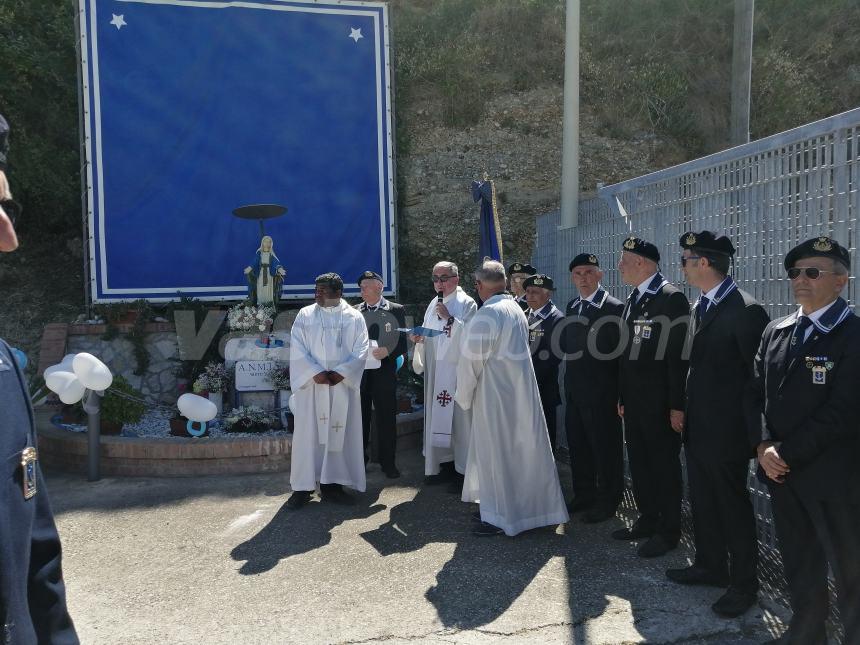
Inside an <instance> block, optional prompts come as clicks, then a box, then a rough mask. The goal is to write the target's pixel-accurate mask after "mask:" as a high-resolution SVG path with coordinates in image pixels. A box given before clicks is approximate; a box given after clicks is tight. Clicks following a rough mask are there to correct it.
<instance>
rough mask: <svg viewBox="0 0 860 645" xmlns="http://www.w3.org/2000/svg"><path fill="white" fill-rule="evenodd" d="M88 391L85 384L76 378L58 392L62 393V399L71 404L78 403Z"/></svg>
mask: <svg viewBox="0 0 860 645" xmlns="http://www.w3.org/2000/svg"><path fill="white" fill-rule="evenodd" d="M86 391H87V388H86V387H84V384H83V383H81V382H80V381H79V380H78V379H77V378H75V379H74V380H72V381H69V383H68V384H67V385H66V387H64V388H63V389H62V390H60V391H59V392H57V394H59V395H60V401H62V402H63V403H67V404H69V405H71V404H72V403H77V402H78V401H80V400H81V399H82V398H84V392H86Z"/></svg>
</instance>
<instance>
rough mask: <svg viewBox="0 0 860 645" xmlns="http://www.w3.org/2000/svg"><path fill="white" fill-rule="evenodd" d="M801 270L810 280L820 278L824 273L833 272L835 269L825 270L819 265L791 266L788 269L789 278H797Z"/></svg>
mask: <svg viewBox="0 0 860 645" xmlns="http://www.w3.org/2000/svg"><path fill="white" fill-rule="evenodd" d="M801 271H803V274H804V275H805V276H806V277H807V278H809V279H810V280H818V278H820V277H821V274H822V273H833V271H825V270H824V269H819V268H818V267H791V268H790V269H789V270H788V279H789V280H797V279H798V278H799V277H800V272H801Z"/></svg>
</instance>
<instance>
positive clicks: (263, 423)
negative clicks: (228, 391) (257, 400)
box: [224, 405, 275, 432]
mask: <svg viewBox="0 0 860 645" xmlns="http://www.w3.org/2000/svg"><path fill="white" fill-rule="evenodd" d="M274 427H275V418H274V417H273V416H272V414H271V413H270V412H267V411H266V410H263V409H262V408H260V407H257V406H256V405H248V406H245V405H242V406H239V407H238V408H233V409H232V410H230V413H229V414H227V415H226V416H225V417H224V430H225V432H266V431H267V430H273V429H274Z"/></svg>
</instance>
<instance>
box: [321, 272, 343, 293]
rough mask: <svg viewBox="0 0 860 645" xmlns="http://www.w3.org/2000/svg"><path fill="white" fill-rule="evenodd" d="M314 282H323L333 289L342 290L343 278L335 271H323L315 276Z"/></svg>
mask: <svg viewBox="0 0 860 645" xmlns="http://www.w3.org/2000/svg"><path fill="white" fill-rule="evenodd" d="M314 284H324V285H325V286H327V287H328V288H329V289H331V290H333V291H343V278H341V277H340V276H339V275H338V274H337V273H323V274H322V275H319V276H317V279H316V280H314Z"/></svg>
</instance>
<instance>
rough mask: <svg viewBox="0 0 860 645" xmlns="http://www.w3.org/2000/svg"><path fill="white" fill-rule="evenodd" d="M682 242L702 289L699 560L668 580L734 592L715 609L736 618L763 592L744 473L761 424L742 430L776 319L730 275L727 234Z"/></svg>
mask: <svg viewBox="0 0 860 645" xmlns="http://www.w3.org/2000/svg"><path fill="white" fill-rule="evenodd" d="M680 244H681V248H682V249H683V251H682V255H681V267H682V271H683V273H684V276H685V277H686V279H687V283H688V284H689V285H691V286H693V287H696V288H698V289H700V290H701V292H702V295H701V296H699V299H698V300H697V301H696V304H695V306H694V307H693V312H692V314H691V316H690V327H689V332H688V334H687V347H688V352H689V360H690V369H689V372H688V375H687V390H686V395H687V408H686V414H685V419H684V426H685V430H684V448H685V451H686V457H687V459H686V463H687V480H688V483H689V487H690V503H691V505H692V509H693V530H694V536H695V544H696V559H695V561H694V562H693V564H692V566H689V567H684V568H681V569H669V570H668V571H666V575H667V576H668V577H669V579H670V580H673V581H675V582H679V583H681V584H692V585H710V586H715V587H728V590H727V591H726V593H725V594H724V595H723V596H722V597H721V598H720V599H719V600H717V601H716V602H715V603H714V604H713V605H712V608H713V610H714V611H715V612H716V613H717V614H719V615H721V616H725V617H727V618H734V617H736V616H740V615H741V614H743V613H744V612H745V611H746V610H747V609H749V608H750V607H751V606H752V605H753V604H754V603H755V601H756V594H757V592H758V577H757V575H756V574H757V565H758V539H757V537H756V525H755V515H754V513H753V507H752V503H751V502H750V496H749V489H748V487H747V477H748V474H749V462H750V459H751V458H752V457H753V456H754V455H755V445H756V444H757V443H758V435H759V433H760V430H759V424H758V423H756V425H755V427H754V428H747V427H746V416H745V414H744V406H743V397H744V392H745V391H746V389H747V388H748V386H749V383H750V380H751V379H752V373H753V359H754V358H755V352H756V350H757V349H758V345H759V342H760V341H761V333H762V331H763V330H764V328H765V326H766V325H767V323H768V321H769V320H770V319H769V317H768V315H767V313H766V312H765V310H764V308H762V306H761V305H760V304H759V303H758V302H756V300H755V299H754V298H753V297H752V296H751V295H750V294H748V293H746V292H745V291H741V290H740V289H738V287H737V285H736V284H735V281H734V280H733V279H732V278H731V276H729V275H728V272H729V264H730V261H731V257H732V256H733V255H734V254H735V247H734V246H733V245H732V243H731V240H729V238H727V237H724V236H720V237H717V236H715V235H714V234H713V233H711V232H710V231H702V232H701V233H692V232H691V233H685V234H684V235H682V236H681V239H680ZM753 433H755V435H753Z"/></svg>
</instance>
